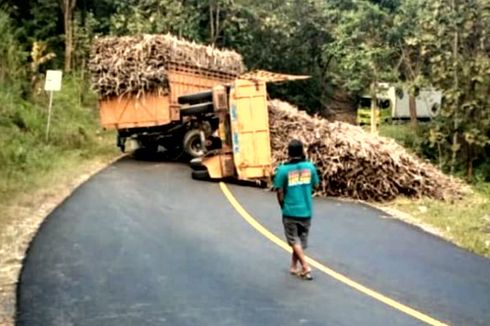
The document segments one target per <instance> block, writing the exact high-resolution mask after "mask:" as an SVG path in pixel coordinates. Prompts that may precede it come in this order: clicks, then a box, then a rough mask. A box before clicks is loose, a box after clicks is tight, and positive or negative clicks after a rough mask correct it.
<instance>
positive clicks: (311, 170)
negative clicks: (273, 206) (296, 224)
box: [274, 161, 320, 218]
mask: <svg viewBox="0 0 490 326" xmlns="http://www.w3.org/2000/svg"><path fill="white" fill-rule="evenodd" d="M319 183H320V180H319V178H318V173H317V171H316V168H315V165H313V163H311V162H309V161H300V162H297V163H286V164H282V165H279V166H278V167H277V169H276V174H275V176H274V188H276V189H282V190H283V191H284V206H283V207H282V215H283V216H288V217H298V218H301V217H302V218H309V217H311V216H312V211H313V210H312V206H313V199H312V193H313V187H316V186H317V185H318V184H319Z"/></svg>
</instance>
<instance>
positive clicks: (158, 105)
mask: <svg viewBox="0 0 490 326" xmlns="http://www.w3.org/2000/svg"><path fill="white" fill-rule="evenodd" d="M166 70H167V74H168V75H167V78H168V82H169V87H170V90H169V91H168V93H163V94H158V93H146V94H142V95H141V96H139V97H135V96H134V95H126V96H120V97H117V98H112V99H105V100H100V101H99V114H100V121H101V125H102V127H103V128H105V129H131V128H141V127H155V126H162V125H166V124H170V123H172V122H174V121H180V112H179V105H178V103H177V99H178V97H179V96H181V95H185V94H190V93H196V92H200V91H204V90H209V89H211V88H212V87H213V86H216V85H218V84H223V83H228V82H231V81H233V80H234V79H235V78H237V77H238V76H237V75H236V74H229V73H224V72H219V71H210V70H206V69H202V68H198V67H194V66H189V65H183V64H178V63H168V64H167V65H166Z"/></svg>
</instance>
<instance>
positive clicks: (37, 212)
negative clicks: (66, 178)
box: [0, 154, 127, 326]
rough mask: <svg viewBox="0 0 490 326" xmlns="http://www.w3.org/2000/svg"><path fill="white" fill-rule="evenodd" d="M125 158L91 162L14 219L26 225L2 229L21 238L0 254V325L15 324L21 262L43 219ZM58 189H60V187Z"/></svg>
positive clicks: (11, 225)
mask: <svg viewBox="0 0 490 326" xmlns="http://www.w3.org/2000/svg"><path fill="white" fill-rule="evenodd" d="M126 155H127V154H120V155H117V156H116V157H112V158H109V159H104V160H102V161H101V162H94V163H95V164H94V166H93V167H87V170H88V171H86V172H84V173H82V174H80V175H77V176H76V177H74V178H73V179H71V180H70V182H69V183H68V184H64V185H63V186H64V189H63V190H62V191H61V192H59V193H57V194H56V195H53V196H52V197H51V198H50V200H49V201H43V202H40V203H39V205H35V207H33V208H32V209H27V210H24V212H22V214H21V216H20V217H19V218H18V219H17V220H22V219H23V218H24V217H29V221H28V222H25V223H24V224H19V225H16V224H15V223H11V224H10V225H7V227H6V229H5V230H2V232H4V233H7V234H8V233H11V234H16V235H20V237H18V238H16V239H15V242H16V243H15V246H14V250H9V251H5V250H1V251H0V326H14V325H15V321H16V314H17V285H18V284H19V277H20V275H21V272H22V268H23V263H24V259H25V257H26V254H27V252H28V250H29V247H30V245H31V242H32V240H33V239H34V237H35V236H36V234H37V232H38V230H39V228H40V227H41V225H42V224H43V222H44V221H45V219H46V218H47V217H48V216H49V215H50V214H51V212H53V210H54V209H56V207H58V206H59V205H60V204H61V203H62V202H63V201H64V200H65V199H67V198H68V197H69V196H71V195H72V193H73V192H74V191H75V190H76V189H77V188H78V187H80V186H81V185H82V184H84V183H85V182H87V181H88V180H89V179H90V178H92V177H93V176H94V175H96V174H98V173H99V172H101V171H102V170H104V169H105V168H107V167H108V166H110V165H112V164H114V163H115V162H116V161H118V160H120V159H122V158H123V157H125V156H126ZM58 186H60V187H61V185H58ZM20 229H21V230H20ZM7 269H8V273H7Z"/></svg>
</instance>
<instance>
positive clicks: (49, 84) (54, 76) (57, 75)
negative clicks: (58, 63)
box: [44, 70, 62, 91]
mask: <svg viewBox="0 0 490 326" xmlns="http://www.w3.org/2000/svg"><path fill="white" fill-rule="evenodd" d="M61 76H62V72H61V70H48V71H46V81H45V83H44V90H45V91H59V90H61Z"/></svg>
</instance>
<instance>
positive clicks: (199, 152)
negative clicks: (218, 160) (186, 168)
mask: <svg viewBox="0 0 490 326" xmlns="http://www.w3.org/2000/svg"><path fill="white" fill-rule="evenodd" d="M184 150H185V152H186V153H187V154H189V155H190V156H191V157H201V156H203V155H204V154H205V152H206V148H205V145H204V144H203V143H202V140H201V130H199V129H192V130H189V131H188V132H187V133H186V134H185V136H184Z"/></svg>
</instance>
